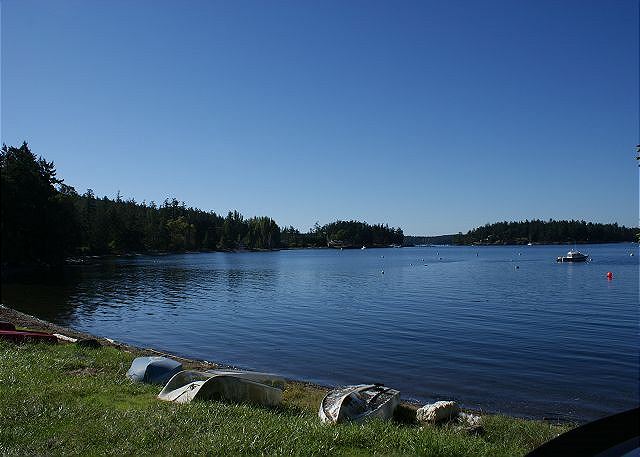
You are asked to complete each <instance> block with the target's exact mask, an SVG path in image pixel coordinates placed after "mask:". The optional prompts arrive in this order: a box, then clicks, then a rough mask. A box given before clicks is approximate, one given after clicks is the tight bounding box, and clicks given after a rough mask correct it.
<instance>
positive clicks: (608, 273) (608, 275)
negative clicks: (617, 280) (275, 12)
mask: <svg viewBox="0 0 640 457" xmlns="http://www.w3.org/2000/svg"><path fill="white" fill-rule="evenodd" d="M607 279H608V280H612V279H613V273H611V272H610V271H607Z"/></svg>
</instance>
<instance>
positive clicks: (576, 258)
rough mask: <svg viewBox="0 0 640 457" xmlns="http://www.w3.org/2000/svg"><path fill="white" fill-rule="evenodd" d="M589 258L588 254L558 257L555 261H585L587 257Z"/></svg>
mask: <svg viewBox="0 0 640 457" xmlns="http://www.w3.org/2000/svg"><path fill="white" fill-rule="evenodd" d="M588 258H589V256H588V255H585V256H584V257H558V258H557V259H556V262H560V263H567V262H569V263H579V262H586V261H587V259H588Z"/></svg>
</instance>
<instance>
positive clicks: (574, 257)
mask: <svg viewBox="0 0 640 457" xmlns="http://www.w3.org/2000/svg"><path fill="white" fill-rule="evenodd" d="M588 258H589V255H588V254H583V253H582V252H580V251H578V250H576V249H571V250H570V251H569V252H567V255H566V256H560V257H558V258H557V259H556V262H586V261H587V259H588Z"/></svg>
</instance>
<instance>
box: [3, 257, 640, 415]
mask: <svg viewBox="0 0 640 457" xmlns="http://www.w3.org/2000/svg"><path fill="white" fill-rule="evenodd" d="M567 250H568V247H566V246H521V247H512V246H510V247H428V248H403V249H367V250H364V251H361V250H345V251H336V250H297V251H281V252H271V253H236V254H226V253H212V254H185V255H171V256H158V257H136V258H128V259H118V260H112V261H106V262H104V263H103V264H101V265H99V266H84V267H76V268H74V269H72V270H71V273H69V274H67V275H66V277H65V278H66V279H65V280H64V281H63V282H61V281H60V280H56V281H54V282H48V283H43V284H4V285H3V288H2V300H3V303H5V304H6V305H8V306H12V307H15V308H17V309H21V310H24V311H25V312H29V313H32V314H36V315H39V316H41V317H43V318H46V319H49V320H52V321H55V322H57V323H61V324H64V325H70V326H73V327H75V328H77V329H79V330H83V331H87V332H91V333H94V334H97V335H103V336H108V337H111V338H113V339H117V340H121V341H124V342H127V343H131V344H134V345H139V346H147V347H154V348H158V349H162V350H166V351H170V352H174V353H178V354H182V355H187V356H190V357H195V358H202V359H206V360H210V361H216V362H220V363H224V364H230V365H236V366H240V367H245V368H252V369H257V370H265V371H272V372H276V373H279V374H281V375H284V376H287V377H291V378H297V379H304V380H308V381H312V382H316V383H320V384H327V385H340V384H348V383H362V382H370V381H375V382H382V383H384V384H387V385H390V386H393V387H395V388H398V389H400V390H401V391H402V393H403V397H404V398H410V399H416V400H420V401H427V400H434V399H455V400H457V401H459V402H461V403H462V404H463V405H465V406H467V407H472V408H477V409H482V410H486V411H491V412H504V413H509V414H516V415H525V416H533V417H561V418H571V419H577V420H588V419H594V418H596V417H600V416H604V415H606V414H609V413H613V412H616V411H619V410H623V409H627V408H631V407H633V406H635V405H637V404H638V380H639V379H638V374H639V352H638V341H639V340H638V333H639V332H638V330H639V315H638V258H639V256H638V252H637V251H638V248H637V245H631V244H618V245H598V246H581V247H580V250H581V251H583V252H586V253H588V254H590V255H591V256H592V257H593V261H592V262H590V263H587V264H557V263H556V262H555V258H556V257H557V256H558V255H564V254H566V251H567ZM630 253H634V254H635V255H634V256H633V257H632V256H630ZM516 267H519V268H516ZM383 270H384V274H383V273H382V271H383ZM607 271H611V272H613V274H614V279H613V280H612V281H608V280H607V279H606V277H605V274H606V272H607Z"/></svg>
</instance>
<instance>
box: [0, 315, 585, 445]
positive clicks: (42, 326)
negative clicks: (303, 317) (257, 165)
mask: <svg viewBox="0 0 640 457" xmlns="http://www.w3.org/2000/svg"><path fill="white" fill-rule="evenodd" d="M0 320H3V321H10V322H13V323H14V324H16V325H17V326H19V327H22V328H30V329H38V330H44V331H50V332H56V333H62V334H65V335H67V336H73V337H80V338H87V337H92V336H91V335H88V334H86V333H82V332H76V331H74V330H72V329H68V328H64V327H60V326H57V325H55V324H51V323H49V322H46V321H43V320H41V319H38V318H35V317H33V316H29V315H26V314H24V313H21V312H19V311H15V310H13V309H10V308H6V307H3V306H1V305H0ZM98 339H99V340H100V341H101V343H102V344H103V346H102V347H101V348H100V349H89V348H82V347H78V346H77V345H74V344H58V345H42V344H37V345H34V344H25V345H14V344H10V343H5V342H1V341H0V354H1V355H2V360H4V361H5V363H3V364H2V365H1V366H0V377H1V378H2V379H5V380H7V382H5V383H3V386H2V391H3V395H0V423H3V424H4V426H3V427H2V428H0V451H1V452H2V453H3V454H16V455H34V454H38V455H40V454H69V453H71V454H131V453H137V454H160V455H163V454H169V453H172V454H175V453H179V454H204V453H207V454H211V453H213V454H234V455H235V454H263V455H264V454H268V455H282V454H287V455H291V454H295V455H371V454H385V455H388V454H392V455H440V456H448V455H451V456H453V455H482V456H490V455H491V456H494V455H495V456H499V455H505V456H507V455H508V456H515V455H524V454H526V453H527V452H529V451H531V450H532V449H534V448H536V447H538V446H540V445H541V444H543V443H544V442H546V441H548V440H550V439H552V438H554V437H555V436H557V435H559V434H560V433H564V432H566V431H568V430H569V429H570V428H572V426H573V425H572V424H566V423H565V424H560V423H552V422H548V421H541V420H531V419H520V418H514V417H508V416H503V415H495V414H482V421H483V427H482V429H480V430H475V431H474V432H473V433H470V432H469V431H465V430H464V429H461V428H459V427H456V426H454V425H424V424H422V425H421V424H418V423H416V422H415V408H416V407H415V406H412V405H410V404H404V405H403V408H401V412H400V414H398V415H396V418H395V420H394V421H390V422H382V421H379V420H376V421H372V422H368V423H365V424H340V425H333V426H328V425H324V424H322V423H321V422H320V420H319V419H318V417H317V410H318V405H319V404H320V400H321V399H322V397H323V396H324V395H325V393H326V392H327V388H326V387H322V386H316V385H313V384H308V383H304V382H301V381H293V380H287V384H286V388H285V391H284V396H283V404H282V405H281V406H280V407H278V408H263V407H258V406H253V405H247V404H230V403H225V402H218V401H211V402H197V403H192V404H185V405H180V404H174V403H166V402H162V401H160V400H158V399H157V394H158V392H159V387H158V386H152V385H146V384H138V383H132V382H131V381H129V380H128V379H126V378H125V376H124V375H125V373H126V371H127V369H128V368H129V365H130V364H131V361H132V360H133V358H134V357H136V356H140V355H158V354H162V355H167V356H170V357H173V358H176V359H178V360H180V361H181V362H182V363H183V365H184V366H185V367H189V368H196V369H210V368H213V367H215V366H216V365H215V364H212V363H209V362H203V361H197V360H191V359H185V358H183V357H175V356H172V355H170V354H164V353H159V352H158V351H154V350H151V349H141V348H136V347H133V346H128V345H124V344H121V343H117V342H114V341H112V340H108V339H105V338H98ZM43 386H46V388H43ZM96 436H100V439H99V440H96V439H95V437H96ZM381 437H384V439H382V438H381Z"/></svg>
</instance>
